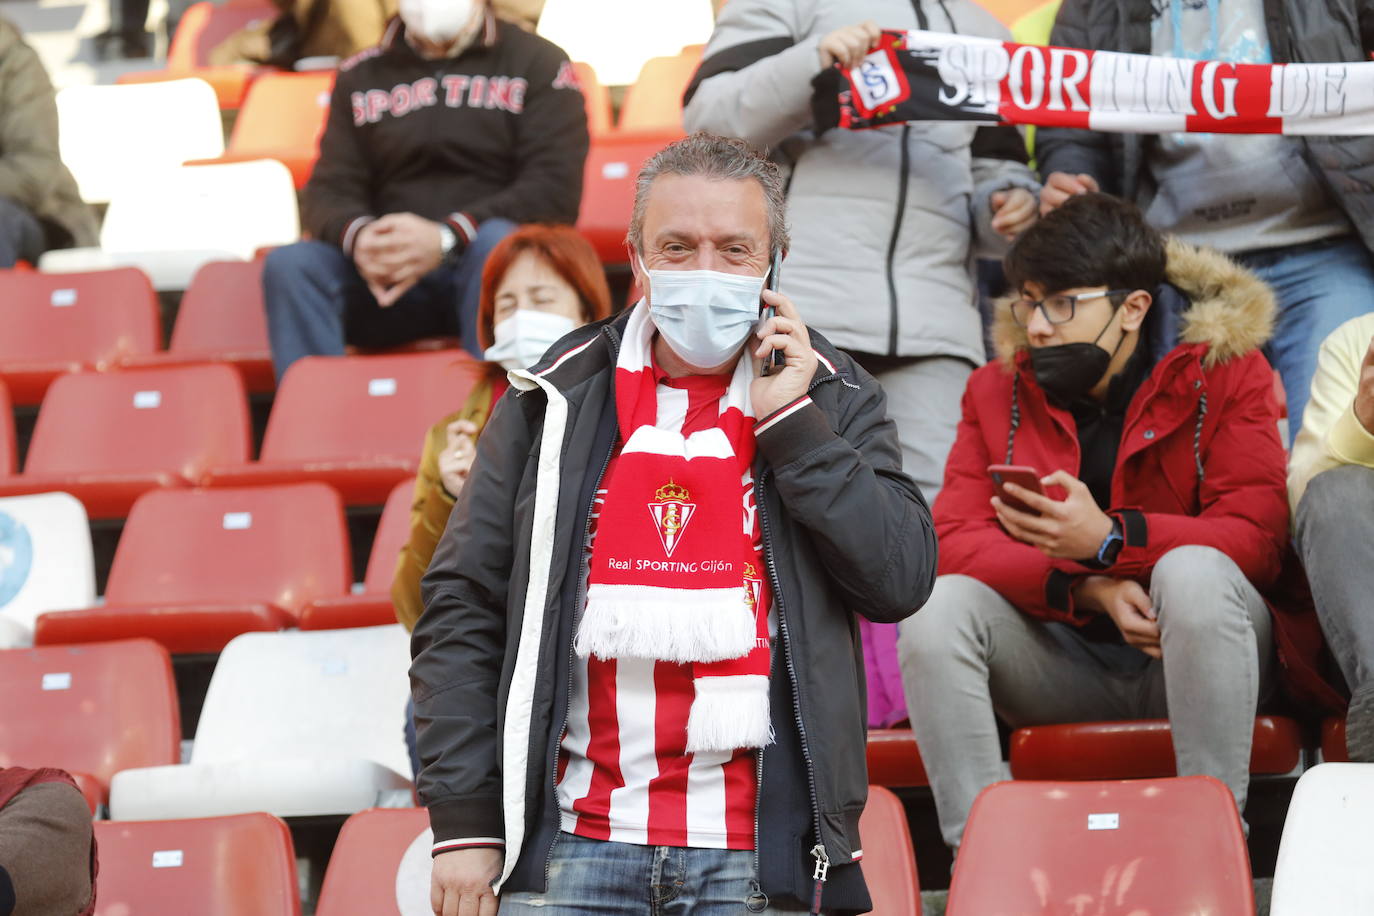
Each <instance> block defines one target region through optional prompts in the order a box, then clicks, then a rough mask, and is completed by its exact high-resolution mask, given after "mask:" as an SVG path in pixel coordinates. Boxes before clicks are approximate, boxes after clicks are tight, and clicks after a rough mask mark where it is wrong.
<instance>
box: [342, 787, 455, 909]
mask: <svg viewBox="0 0 1374 916" xmlns="http://www.w3.org/2000/svg"><path fill="white" fill-rule="evenodd" d="M428 830H429V815H428V813H426V811H425V809H423V808H369V809H368V810H366V811H359V812H358V813H357V814H355V815H353V816H352V817H350V818H349V819H348V820H347V821H344V825H343V829H342V830H340V831H339V839H338V842H336V843H335V844H334V852H333V853H332V854H331V855H330V857H329V870H328V871H327V872H325V875H324V887H323V888H321V889H320V903H319V906H318V907H317V908H316V909H315V916H410V914H409V912H406V913H402V912H401V909H400V905H399V903H398V897H399V894H398V889H397V881H398V879H399V877H400V876H399V869H400V868H401V861H402V856H404V855H405V853H406V851H407V850H408V849H409V848H410V846H411V844H412V843H414V842H415V839H416V837H418V836H420V835H421V834H424V833H426V832H427V831H428ZM426 893H427V891H426Z"/></svg>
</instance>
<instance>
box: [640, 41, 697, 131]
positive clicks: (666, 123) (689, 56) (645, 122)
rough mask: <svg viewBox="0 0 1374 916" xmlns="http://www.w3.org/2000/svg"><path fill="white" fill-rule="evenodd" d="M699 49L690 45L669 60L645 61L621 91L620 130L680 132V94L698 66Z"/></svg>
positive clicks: (661, 58)
mask: <svg viewBox="0 0 1374 916" xmlns="http://www.w3.org/2000/svg"><path fill="white" fill-rule="evenodd" d="M703 50H704V47H703V46H702V45H691V46H689V47H686V48H683V49H682V51H681V52H680V53H678V54H675V55H673V56H672V57H653V58H650V59H649V60H646V61H645V62H644V67H643V68H642V69H641V70H640V71H639V76H638V77H637V78H636V79H635V81H634V83H633V84H632V85H631V86H630V88H629V89H627V90H625V103H624V104H623V105H621V107H620V128H621V129H622V130H655V131H662V132H664V133H673V132H674V131H676V132H677V133H678V134H682V133H684V131H683V128H682V94H683V93H684V92H686V91H687V84H688V83H690V82H691V81H692V75H693V74H695V73H696V72H697V67H698V66H699V65H700V64H701V53H702V51H703Z"/></svg>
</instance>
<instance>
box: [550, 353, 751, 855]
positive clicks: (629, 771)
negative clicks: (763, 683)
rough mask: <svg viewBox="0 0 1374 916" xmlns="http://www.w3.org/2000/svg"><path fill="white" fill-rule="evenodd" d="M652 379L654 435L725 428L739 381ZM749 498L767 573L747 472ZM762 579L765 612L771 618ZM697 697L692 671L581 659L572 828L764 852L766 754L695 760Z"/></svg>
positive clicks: (565, 793)
mask: <svg viewBox="0 0 1374 916" xmlns="http://www.w3.org/2000/svg"><path fill="white" fill-rule="evenodd" d="M654 372H655V373H656V375H657V378H658V386H657V389H656V393H657V396H658V417H657V422H656V423H655V425H656V426H658V427H660V428H662V429H674V430H678V431H680V432H681V433H682V435H684V436H687V435H691V434H692V433H694V432H697V431H698V430H702V429H709V428H710V427H712V426H715V425H716V423H717V421H718V418H719V415H720V411H721V409H722V402H723V400H724V397H725V392H726V389H727V387H728V386H729V383H730V376H728V375H724V376H688V377H685V378H679V379H670V378H667V377H666V376H665V375H664V374H663V373H662V372H661V370H659V369H658V368H657V367H655V368H654ZM613 466H614V459H612V466H611V467H608V468H607V470H606V474H605V476H604V477H603V481H604V480H610V479H611V473H612V471H613V469H614V467H613ZM741 491H742V493H741V509H742V514H741V518H742V523H743V524H744V525H745V531H746V532H748V533H749V535H750V537H751V538H752V539H753V543H754V550H755V553H756V555H757V562H758V569H764V568H765V566H764V557H763V540H762V536H761V533H760V530H759V523H758V518H757V514H756V512H755V507H754V486H753V478H752V475H750V474H747V473H746V474H745V477H744V479H742V480H741ZM605 497H606V491H605V490H604V489H603V490H601V491H600V492H598V493H597V495H596V504H595V506H594V508H593V511H592V528H591V537H590V538H589V539H588V544H587V559H588V561H590V554H591V550H592V549H593V544H592V542H593V541H594V539H595V534H596V524H597V522H596V519H597V517H598V516H599V515H600V511H601V506H602V503H603V502H604V500H605ZM763 578H764V579H765V587H764V589H763V591H762V592H761V595H760V601H759V605H758V606H759V608H760V610H761V611H762V610H763V609H768V612H769V613H770V615H771V602H770V600H769V596H768V592H767V587H766V578H767V577H766V576H765V577H763ZM770 623H771V621H770ZM770 630H771V627H770ZM695 695H696V691H695V687H694V682H693V677H692V666H691V665H680V664H675V663H672V662H659V661H653V660H650V659H621V660H614V659H612V660H603V659H599V658H595V657H593V658H587V659H583V658H575V659H574V661H573V688H572V696H571V708H570V710H569V714H568V724H567V729H566V731H565V732H564V735H563V740H562V743H561V746H560V749H559V750H560V754H559V773H558V803H559V807H560V809H561V812H562V827H563V829H564V830H565V831H568V832H569V833H575V834H577V835H578V836H584V837H588V838H591V839H599V840H613V841H616V842H622V843H638V844H643V845H653V846H691V847H698V848H710V849H753V848H754V807H755V799H756V797H757V793H758V785H757V776H756V772H757V771H756V767H757V755H756V753H755V752H754V751H752V750H736V751H732V752H720V753H710V754H704V753H703V754H688V753H687V751H686V745H687V718H688V713H689V711H690V709H691V705H692V700H693V698H694V697H695Z"/></svg>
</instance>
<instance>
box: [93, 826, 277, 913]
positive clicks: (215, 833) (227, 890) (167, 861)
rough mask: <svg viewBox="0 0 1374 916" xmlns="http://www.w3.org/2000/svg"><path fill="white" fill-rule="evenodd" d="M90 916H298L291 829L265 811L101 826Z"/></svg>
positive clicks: (96, 833) (97, 837)
mask: <svg viewBox="0 0 1374 916" xmlns="http://www.w3.org/2000/svg"><path fill="white" fill-rule="evenodd" d="M95 842H96V846H97V848H98V849H99V851H100V875H99V877H98V878H97V883H98V890H97V892H96V904H95V916H132V914H140V916H141V914H145V913H146V914H160V913H196V914H197V916H300V913H301V901H300V890H299V886H298V880H297V877H296V853H295V848H294V846H293V845H292V843H291V831H290V830H289V829H287V826H286V824H285V823H283V822H282V821H281V820H280V819H278V818H275V817H273V816H272V815H270V814H260V813H259V814H240V815H236V816H234V817H209V818H186V819H180V820H164V821H99V822H97V823H96V825H95Z"/></svg>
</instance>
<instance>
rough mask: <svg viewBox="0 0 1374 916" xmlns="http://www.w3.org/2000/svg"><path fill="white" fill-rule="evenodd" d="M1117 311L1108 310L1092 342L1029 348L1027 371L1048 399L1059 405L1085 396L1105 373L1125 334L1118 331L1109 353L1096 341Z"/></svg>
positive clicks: (1110, 324) (1099, 338)
mask: <svg viewBox="0 0 1374 916" xmlns="http://www.w3.org/2000/svg"><path fill="white" fill-rule="evenodd" d="M1117 311H1120V309H1119V308H1118V309H1117V310H1114V311H1113V312H1112V317H1111V318H1108V319H1107V323H1106V324H1105V325H1103V326H1102V330H1101V331H1099V332H1098V334H1097V337H1096V338H1095V339H1094V340H1093V342H1092V343H1083V342H1079V343H1067V344H1058V345H1056V346H1053V347H1038V348H1037V347H1032V348H1031V351H1030V361H1031V371H1032V372H1033V373H1034V374H1035V382H1036V384H1038V385H1039V386H1040V388H1041V390H1042V391H1044V392H1045V394H1046V395H1047V396H1048V397H1049V398H1050V400H1052V401H1055V402H1056V403H1058V404H1061V405H1068V404H1071V403H1073V402H1074V401H1076V400H1078V399H1079V398H1082V397H1085V396H1087V394H1088V392H1089V391H1092V389H1093V386H1094V385H1096V384H1097V383H1098V382H1100V381H1102V376H1104V375H1106V374H1107V368H1108V367H1109V366H1110V365H1111V363H1112V357H1113V356H1115V355H1116V351H1117V350H1120V349H1121V344H1122V343H1123V342H1124V341H1125V340H1126V335H1125V334H1122V335H1121V339H1120V340H1118V341H1117V342H1116V347H1115V348H1114V349H1113V350H1112V351H1111V352H1110V353H1109V352H1107V351H1106V350H1104V349H1102V348H1101V347H1099V346H1098V345H1097V341H1099V340H1101V339H1102V335H1103V334H1105V333H1107V328H1109V327H1111V326H1112V319H1114V318H1115V317H1116V313H1117Z"/></svg>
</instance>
